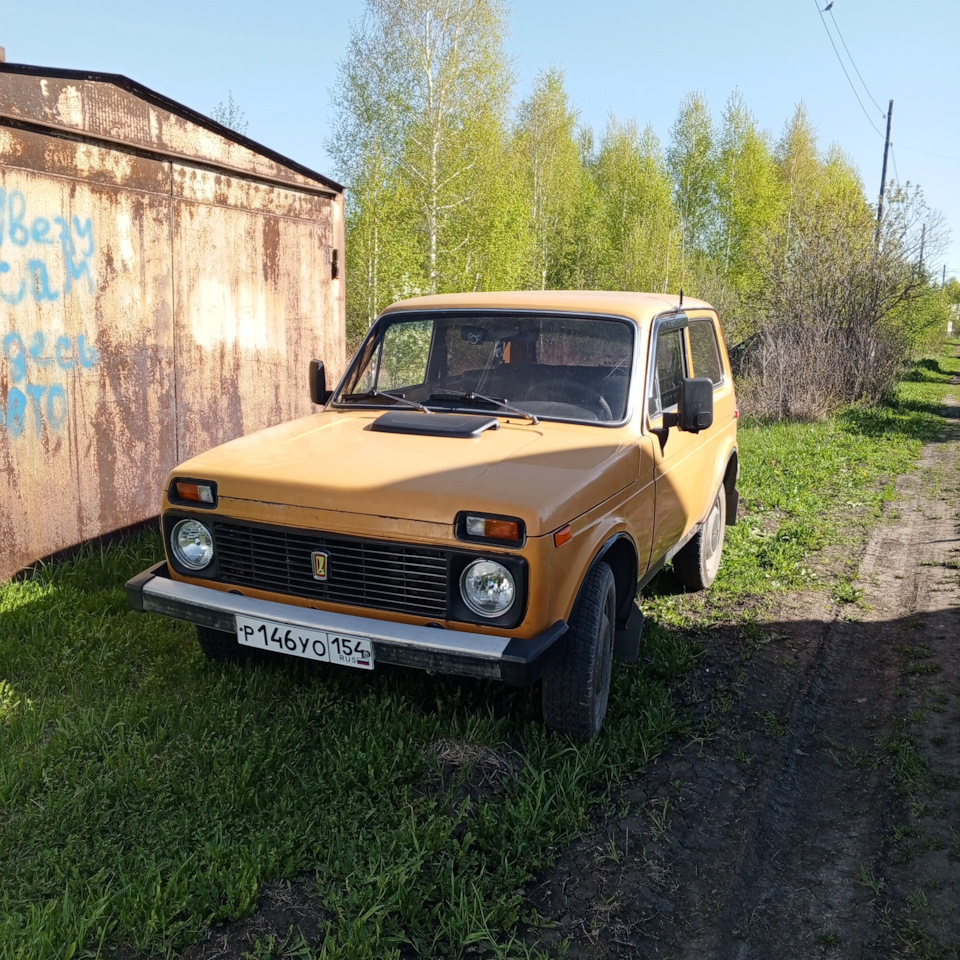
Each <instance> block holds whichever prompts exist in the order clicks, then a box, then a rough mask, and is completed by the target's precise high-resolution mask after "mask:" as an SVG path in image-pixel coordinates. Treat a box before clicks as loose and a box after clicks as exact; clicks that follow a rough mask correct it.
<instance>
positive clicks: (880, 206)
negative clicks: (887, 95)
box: [876, 100, 893, 243]
mask: <svg viewBox="0 0 960 960" xmlns="http://www.w3.org/2000/svg"><path fill="white" fill-rule="evenodd" d="M892 120H893V101H892V100H891V101H890V106H889V107H888V108H887V142H886V143H885V144H884V147H883V173H881V174H880V202H879V203H878V204H877V241H876V242H877V243H879V242H880V223H881V221H882V220H883V191H884V189H885V188H886V186H887V154H888V153H889V152H890V123H891V121H892Z"/></svg>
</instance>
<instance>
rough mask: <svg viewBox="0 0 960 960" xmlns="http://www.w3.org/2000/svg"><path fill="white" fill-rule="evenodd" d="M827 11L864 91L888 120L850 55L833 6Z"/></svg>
mask: <svg viewBox="0 0 960 960" xmlns="http://www.w3.org/2000/svg"><path fill="white" fill-rule="evenodd" d="M827 9H829V11H830V19H831V20H832V21H833V28H834V30H836V31H837V36H838V37H839V38H840V42H841V43H842V44H843V49H844V50H846V51H847V56H848V57H849V58H850V63H852V64H853V69H854V70H856V71H857V76H858V77H860V82H861V83H862V84H863V89H864V90H865V91H866V92H867V96H868V97H869V98H870V99H871V100H873V105H874V106H875V107H876V108H877V109H878V110H879V111H880V116H881V117H883V119H884V120H886V119H887V114H886V112H885V111H884V109H883V107H881V106H880V104H879V103H877V101H876V100H875V99H874V96H873V94H872V93H871V92H870V88H869V87H868V86H867V82H866V81H865V80H864V79H863V75H862V74H861V73H860V69H859V68H858V67H857V62H856V61H855V60H854V59H853V54H851V53H850V48H849V47H848V46H847V41H846V40H844V39H843V34H842V33H841V32H840V26H839V24H838V23H837V17H836V14H835V13H834V12H833V4H830V6H829V7H828V8H827ZM821 16H822V14H821Z"/></svg>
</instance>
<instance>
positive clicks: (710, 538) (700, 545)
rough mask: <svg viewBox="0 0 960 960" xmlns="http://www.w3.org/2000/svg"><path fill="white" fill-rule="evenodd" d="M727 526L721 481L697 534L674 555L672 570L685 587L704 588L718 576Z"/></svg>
mask: <svg viewBox="0 0 960 960" xmlns="http://www.w3.org/2000/svg"><path fill="white" fill-rule="evenodd" d="M726 529H727V496H726V490H725V489H724V487H723V486H722V485H721V486H720V489H719V491H717V497H716V499H715V500H714V501H713V506H712V507H711V508H710V513H709V514H707V519H706V520H705V521H704V522H703V526H702V527H701V528H700V529H699V530H698V531H697V535H696V536H695V537H694V538H693V539H692V540H691V541H690V542H689V543H688V544H687V545H686V546H685V547H684V548H683V549H682V550H681V551H680V552H679V553H678V554H677V555H676V556H675V557H674V558H673V572H674V573H675V574H676V575H677V579H678V580H679V581H680V582H681V583H682V584H683V585H684V586H685V587H686V588H687V589H688V590H705V589H706V588H707V587H709V586H710V584H711V583H713V581H714V580H716V578H717V571H718V570H719V569H720V555H721V554H722V553H723V537H724V533H725V531H726Z"/></svg>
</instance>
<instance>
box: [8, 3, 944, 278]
mask: <svg viewBox="0 0 960 960" xmlns="http://www.w3.org/2000/svg"><path fill="white" fill-rule="evenodd" d="M826 2H827V0H823V2H822V3H820V4H819V5H818V3H817V2H815V0H773V2H767V3H758V2H755V0H745V2H739V3H733V2H725V3H721V2H706V0H672V2H670V0H666V2H659V3H644V2H639V0H634V2H632V3H631V2H628V0H610V2H604V0H596V2H594V3H584V2H582V0H580V2H572V0H551V2H545V0H516V2H515V3H514V5H513V9H512V12H511V16H510V33H509V35H508V37H507V38H506V49H507V53H508V56H509V57H510V58H511V60H512V62H513V66H514V71H515V74H516V79H517V83H516V87H515V91H514V95H515V98H516V99H521V98H522V97H524V96H526V94H527V93H528V92H529V91H530V89H531V86H532V83H533V80H534V78H535V77H536V75H537V72H538V71H539V70H541V69H545V68H547V67H559V68H561V69H562V70H563V71H564V72H565V75H566V86H567V91H568V93H569V95H570V98H571V100H572V102H573V103H574V104H575V106H576V108H577V109H578V110H579V112H580V118H581V122H582V123H584V124H589V125H590V126H592V127H593V128H594V130H595V131H597V132H598V133H599V132H601V131H602V129H603V128H604V126H605V125H606V122H607V118H608V116H609V115H610V114H611V113H613V114H615V115H616V116H617V117H618V119H620V120H627V119H631V118H633V119H636V120H637V122H638V123H639V124H640V125H641V126H644V125H646V124H647V123H649V124H651V125H652V126H653V129H654V130H655V131H656V133H657V134H658V135H659V136H660V138H661V140H662V141H663V142H664V143H666V141H667V139H668V137H669V132H670V127H671V125H672V123H673V121H674V118H675V117H676V114H677V109H678V107H679V105H680V101H681V99H682V97H683V95H684V94H685V93H687V92H688V91H691V90H699V91H701V92H702V93H704V94H705V95H706V97H707V98H708V100H709V102H710V105H711V107H712V109H713V114H714V117H715V119H719V118H720V115H721V112H722V109H723V105H724V102H725V101H726V99H727V97H728V96H729V95H730V93H731V92H732V91H733V90H734V89H739V90H740V91H741V93H742V94H743V96H744V98H745V100H746V102H747V104H748V106H749V107H750V108H751V109H752V110H753V112H754V114H755V115H756V117H757V120H758V122H759V124H760V126H761V127H762V128H763V129H765V130H767V131H769V132H770V133H771V134H773V135H774V136H775V137H776V136H779V134H780V133H781V131H782V129H783V126H784V124H785V123H786V122H787V120H788V119H789V118H790V117H791V115H792V114H793V111H794V108H795V106H796V104H797V103H798V102H799V101H801V100H802V101H804V102H805V103H806V106H807V109H808V111H809V114H810V117H811V119H812V121H813V123H814V124H815V126H816V128H817V131H818V133H819V136H820V141H821V146H822V147H824V148H826V147H827V146H828V145H829V144H831V143H834V142H836V143H839V144H840V145H841V146H842V147H843V149H844V150H845V151H846V153H847V154H848V156H849V157H850V158H851V159H852V160H853V162H854V163H855V164H856V165H857V167H858V168H859V170H860V173H861V175H862V177H863V179H864V183H865V185H866V188H867V192H868V195H869V196H870V197H871V198H875V197H876V194H877V191H878V189H879V186H880V170H881V163H882V160H883V142H884V138H883V133H884V127H885V120H884V117H883V114H884V112H885V111H886V108H887V103H888V101H889V100H890V99H891V98H892V99H893V100H894V111H893V135H892V140H893V145H894V146H893V156H892V158H891V162H890V165H889V173H888V175H889V176H892V177H896V178H897V179H900V180H902V181H907V180H910V181H912V182H914V183H920V184H921V185H922V186H923V188H924V192H925V194H926V197H927V200H928V202H929V203H930V205H931V206H932V207H935V208H937V209H939V210H940V211H941V212H942V213H943V215H944V217H945V218H946V221H947V224H948V226H949V227H950V228H951V231H952V233H951V244H950V246H949V247H948V248H947V250H946V251H945V253H944V255H943V256H942V257H941V258H939V259H938V260H936V261H935V262H934V264H933V266H934V267H935V268H936V269H937V270H938V271H939V270H940V268H941V267H942V265H943V264H944V263H945V264H946V266H947V275H948V276H949V275H951V274H954V275H956V276H958V277H960V66H958V64H960V8H958V7H957V4H956V0H914V2H912V3H906V2H897V3H894V2H892V0H835V2H834V7H833V10H832V17H833V20H832V22H831V20H830V16H831V15H830V14H826V15H825V17H826V19H827V20H828V22H830V23H831V26H832V27H833V26H835V27H837V28H839V31H840V34H839V35H838V34H837V33H836V30H834V32H833V38H834V43H835V44H836V46H837V48H838V50H839V52H840V54H841V55H842V56H843V57H844V64H845V66H846V68H847V71H848V73H849V75H850V78H851V80H852V81H853V83H854V85H855V87H856V90H857V93H858V94H859V97H860V101H862V104H863V106H861V104H860V103H859V102H858V100H857V96H856V95H855V94H854V92H853V91H852V90H851V86H850V84H849V83H848V80H847V78H846V77H845V75H844V72H843V69H842V67H841V65H840V62H839V60H838V56H837V54H836V53H835V52H834V49H833V47H832V46H831V42H830V39H829V37H828V35H827V32H826V31H825V29H824V25H823V22H822V20H821V15H820V12H819V9H820V7H823V6H825V5H826ZM363 9H364V4H363V0H339V2H337V3H329V2H327V3H323V2H320V3H312V4H301V3H297V2H294V0H272V2H271V3H258V2H254V0H231V2H225V0H194V2H192V3H188V2H185V0H168V2H167V3H165V4H163V5H160V6H157V5H154V4H145V3H136V0H134V2H133V3H131V2H130V0H123V2H121V0H93V2H92V3H87V4H78V3H75V2H66V0H42V2H38V0H0V46H3V47H5V48H6V54H7V60H8V61H9V62H13V63H30V64H36V65H40V66H49V67H62V68H71V69H79V70H91V71H102V72H108V73H120V74H124V75H125V76H128V77H130V78H131V79H132V80H136V81H137V82H139V83H142V84H144V85H145V86H147V87H150V88H152V89H154V90H156V91H157V92H159V93H162V94H164V95H165V96H168V97H171V98H173V99H175V100H179V101H180V102H182V103H184V104H186V105H187V106H190V107H192V108H194V109H196V110H199V111H201V112H203V113H209V112H210V111H211V110H212V109H213V108H214V106H215V105H216V104H217V103H218V101H221V100H225V99H226V98H227V93H228V91H232V92H233V96H234V99H235V100H236V101H237V103H238V104H239V106H240V107H241V109H242V110H243V111H244V113H245V114H246V117H247V120H248V122H249V129H248V131H247V133H248V135H249V136H250V137H252V138H253V139H254V140H257V141H259V142H260V143H263V144H265V145H266V146H269V147H271V148H272V149H274V150H277V151H279V152H280V153H282V154H285V155H286V156H288V157H290V158H291V159H293V160H296V161H298V162H300V163H302V164H304V165H306V166H308V167H311V168H313V169H314V170H317V171H318V172H320V173H324V174H327V175H329V176H335V171H334V170H333V168H332V166H331V164H330V161H329V160H328V157H327V154H326V151H325V150H324V140H325V139H326V137H327V136H328V134H329V124H330V118H331V116H332V114H333V112H334V106H333V103H332V96H331V90H332V88H333V86H334V84H335V80H336V67H337V63H338V61H339V60H340V59H341V58H342V57H343V55H344V53H345V51H346V46H347V40H348V37H349V27H350V24H351V23H355V22H357V21H358V19H359V17H360V16H361V14H362V12H363ZM841 38H842V39H841ZM844 43H845V44H846V47H847V49H848V50H849V53H850V54H851V55H852V58H853V62H852V64H851V61H850V60H849V59H848V58H847V56H846V52H845V50H844V46H843V45H844ZM857 71H859V74H860V76H861V77H862V80H863V81H864V83H865V86H866V89H865V88H864V84H862V83H861V82H860V79H859V78H858V76H857ZM874 100H875V101H876V104H878V105H879V106H877V105H875V104H874V102H873V101H874Z"/></svg>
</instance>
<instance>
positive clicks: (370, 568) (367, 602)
mask: <svg viewBox="0 0 960 960" xmlns="http://www.w3.org/2000/svg"><path fill="white" fill-rule="evenodd" d="M212 526H213V538H214V543H215V544H216V549H217V564H218V567H219V577H218V579H219V580H220V581H221V582H223V583H229V584H234V585H236V586H238V587H255V588H256V589H258V590H269V591H272V592H275V593H282V594H287V595H289V596H294V597H305V598H307V599H310V600H323V601H326V602H328V603H342V604H347V605H349V606H356V607H370V608H372V609H374V610H391V611H394V612H397V613H408V614H414V615H416V616H422V617H431V618H435V619H438V620H440V619H446V616H447V579H448V577H447V566H448V564H447V553H446V552H445V551H443V550H437V549H432V548H430V547H420V546H411V545H410V544H405V543H387V542H385V541H382V540H359V539H353V538H350V537H334V536H330V535H329V534H324V533H310V532H304V531H301V530H287V529H284V528H277V527H261V526H248V525H246V524H240V523H235V522H230V521H223V520H216V521H214V523H213V524H212ZM315 550H322V551H323V552H324V553H327V554H328V555H329V560H328V574H327V579H326V580H315V579H314V577H313V561H312V560H311V556H310V555H311V554H312V553H313V552H314V551H315Z"/></svg>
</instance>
